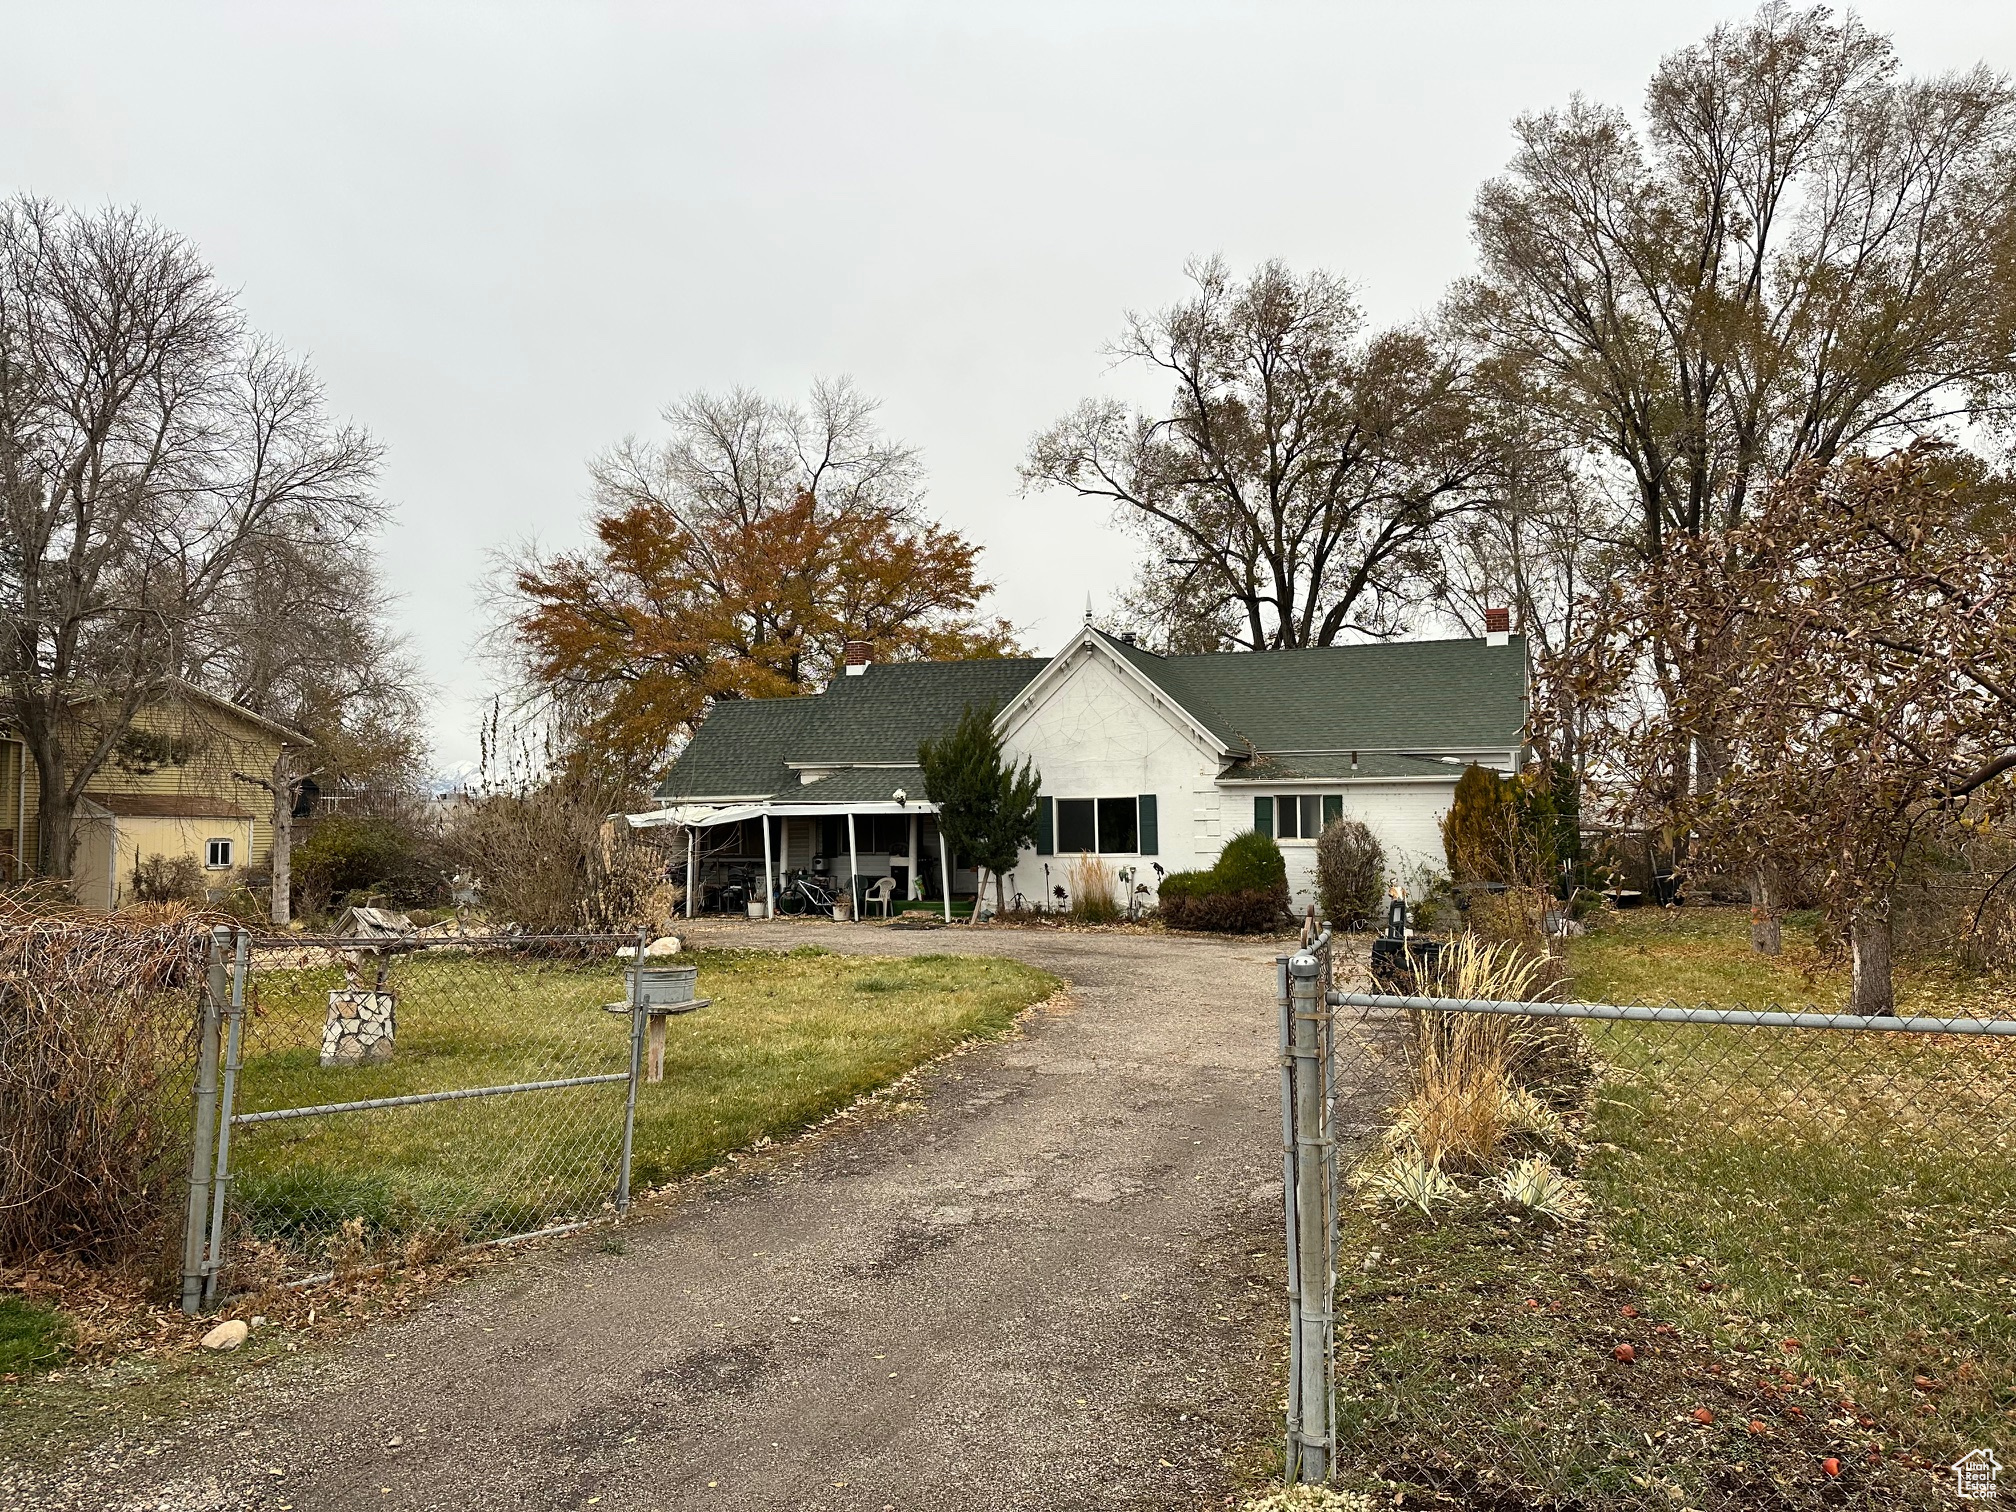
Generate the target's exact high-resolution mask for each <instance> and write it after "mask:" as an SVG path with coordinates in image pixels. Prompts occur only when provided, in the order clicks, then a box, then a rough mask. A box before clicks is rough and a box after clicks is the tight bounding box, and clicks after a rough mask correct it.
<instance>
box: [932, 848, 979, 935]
mask: <svg viewBox="0 0 2016 1512" xmlns="http://www.w3.org/2000/svg"><path fill="white" fill-rule="evenodd" d="M938 875H939V876H940V877H942V878H943V879H944V881H943V883H942V884H941V885H940V887H939V889H938V890H939V891H940V892H942V893H944V894H945V922H946V923H947V924H950V923H951V922H952V856H951V853H950V852H948V851H947V850H946V849H945V826H944V825H942V824H941V825H939V826H938ZM973 907H974V908H975V909H976V910H977V909H978V908H979V907H980V904H979V903H978V901H975V903H974V904H973Z"/></svg>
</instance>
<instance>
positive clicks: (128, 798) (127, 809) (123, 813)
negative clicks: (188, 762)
mask: <svg viewBox="0 0 2016 1512" xmlns="http://www.w3.org/2000/svg"><path fill="white" fill-rule="evenodd" d="M93 804H95V805H96V806H97V807H98V808H100V809H103V810H104V811H105V812H106V813H108V814H116V815H118V816H119V817H120V818H122V819H250V818H251V817H252V811H251V810H250V809H247V808H244V807H241V806H240V805H238V804H235V803H232V802H230V801H228V800H226V799H223V798H216V797H211V796H209V795H207V794H203V793H101V792H98V791H97V790H96V789H87V790H86V791H85V793H84V805H85V806H86V807H88V806H90V805H93Z"/></svg>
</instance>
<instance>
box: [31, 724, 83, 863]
mask: <svg viewBox="0 0 2016 1512" xmlns="http://www.w3.org/2000/svg"><path fill="white" fill-rule="evenodd" d="M34 754H35V775H36V778H37V780H38V781H39V782H40V784H41V796H40V799H39V803H38V807H39V808H40V810H41V812H40V814H39V815H38V817H37V819H36V821H35V869H36V871H38V872H40V873H41V874H42V875H43V876H45V877H59V878H61V879H63V880H64V881H68V880H69V877H70V867H71V863H72V862H73V861H74V860H75V859H76V855H77V832H76V827H75V820H76V817H77V804H76V801H75V800H74V799H72V798H71V797H70V784H69V780H68V774H67V773H66V772H65V771H64V770H63V765H62V762H61V761H60V759H59V760H56V761H50V760H46V759H45V753H44V752H42V751H41V750H36V751H35V753H34Z"/></svg>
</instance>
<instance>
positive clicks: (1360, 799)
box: [1213, 777, 1456, 913]
mask: <svg viewBox="0 0 2016 1512" xmlns="http://www.w3.org/2000/svg"><path fill="white" fill-rule="evenodd" d="M1221 791H1222V792H1223V810H1222V816H1221V819H1220V827H1221V828H1222V830H1223V832H1224V834H1225V835H1226V836H1227V837H1229V836H1232V835H1235V834H1237V833H1238V832H1239V831H1241V830H1249V829H1251V828H1253V797H1254V795H1255V794H1256V793H1260V794H1266V795H1268V796H1270V797H1273V798H1276V799H1279V798H1281V797H1282V796H1284V795H1286V794H1291V793H1294V794H1300V793H1318V794H1321V793H1341V794H1342V795H1343V799H1344V817H1345V818H1347V819H1362V820H1363V821H1364V822H1365V826H1366V828H1368V829H1370V830H1371V831H1372V833H1373V834H1374V835H1375V836H1376V837H1378V840H1379V844H1380V846H1381V847H1382V848H1383V849H1384V850H1385V852H1386V867H1387V872H1388V874H1389V875H1390V876H1394V877H1407V876H1411V875H1413V874H1414V873H1415V871H1416V870H1417V869H1423V868H1425V869H1426V870H1429V871H1434V872H1441V871H1444V870H1446V869H1447V868H1446V867H1445V865H1444V862H1443V859H1442V816H1443V815H1444V814H1446V813H1448V812H1449V800H1450V797H1451V795H1452V794H1454V793H1455V791H1456V779H1455V778H1454V777H1451V778H1450V779H1449V780H1448V781H1447V782H1377V781H1370V780H1360V781H1357V782H1333V783H1303V784H1286V783H1284V784H1281V785H1279V786H1272V787H1269V786H1240V787H1227V788H1225V789H1222V790H1221ZM1219 843H1220V844H1221V845H1222V844H1223V843H1224V842H1223V841H1222V840H1221V841H1220V842H1219ZM1280 844H1281V859H1282V860H1283V861H1285V862H1286V863H1287V864H1288V892H1289V896H1290V898H1291V900H1292V901H1293V903H1294V906H1295V911H1296V912H1297V913H1300V912H1302V910H1304V909H1305V908H1307V907H1308V906H1309V905H1310V904H1312V903H1314V902H1315V901H1316V842H1315V841H1314V840H1283V841H1281V842H1280ZM1213 855H1214V856H1215V855H1216V852H1215V851H1214V852H1213Z"/></svg>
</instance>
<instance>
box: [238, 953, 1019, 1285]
mask: <svg viewBox="0 0 2016 1512" xmlns="http://www.w3.org/2000/svg"><path fill="white" fill-rule="evenodd" d="M681 959H682V960H684V961H687V962H690V963H691V964H694V965H696V966H698V967H699V969H700V976H699V983H698V992H699V995H700V996H702V997H705V998H709V999H711V1000H712V1002H711V1005H710V1006H709V1007H707V1008H705V1009H702V1010H701V1011H699V1012H697V1013H693V1014H690V1015H683V1016H680V1017H677V1018H674V1019H673V1020H672V1021H671V1023H670V1026H669V1032H668V1036H667V1043H666V1052H665V1076H664V1080H663V1081H662V1082H660V1083H658V1084H656V1085H645V1086H643V1087H641V1088H640V1089H639V1096H638V1104H637V1122H636V1134H635V1145H634V1159H633V1165H632V1180H633V1183H634V1184H635V1185H636V1186H639V1187H642V1186H645V1185H651V1184H656V1183H661V1182H665V1181H669V1180H671V1179H673V1178H674V1177H677V1176H680V1175H682V1174H685V1173H687V1172H691V1171H694V1170H704V1169H706V1168H707V1167H709V1166H710V1165H712V1164H713V1163H714V1162H716V1161H717V1160H719V1159H720V1158H721V1157H722V1156H723V1155H724V1154H726V1153H727V1152H729V1151H731V1150H735V1149H739V1148H741V1147H743V1146H746V1145H749V1144H752V1143H755V1142H756V1141H757V1140H759V1139H763V1138H766V1137H767V1138H772V1139H775V1138H780V1137H782V1136H785V1135H788V1134H790V1133H792V1132H794V1131H796V1130H799V1129H803V1128H805V1127H806V1126H808V1125H810V1124H812V1123H815V1122H817V1121H818V1120H819V1119H821V1118H823V1117H825V1116H826V1115H827V1114H830V1113H832V1112H834V1111H835V1110H837V1109H839V1108H841V1107H844V1106H845V1105H846V1104H848V1103H849V1102H851V1101H852V1100H854V1099H855V1098H857V1097H859V1096H860V1095H861V1094H863V1093H865V1092H868V1091H871V1090H873V1089H875V1088H876V1087H879V1086H882V1085H885V1084H886V1083H888V1082H889V1081H891V1080H893V1079H895V1078H896V1077H898V1076H900V1075H902V1074H903V1073H904V1072H905V1071H907V1070H909V1069H910V1068H911V1067H913V1066H915V1065H917V1064H918V1063H920V1062H921V1061H924V1060H928V1059H930V1058H931V1057H933V1056H935V1055H938V1054H940V1053H941V1052H943V1051H945V1050H947V1049H949V1048H951V1047H952V1046H954V1045H956V1044H958V1043H959V1042H960V1041H962V1040H964V1039H968V1038H970V1037H973V1036H976V1035H989V1034H996V1033H999V1032H1000V1031H1002V1030H1003V1029H1005V1028H1006V1027H1007V1026H1008V1025H1009V1024H1010V1023H1011V1022H1012V1021H1013V1019H1014V1018H1015V1016H1016V1015H1017V1014H1018V1013H1019V1012H1021V1011H1022V1009H1024V1008H1026V1007H1027V1006H1029V1005H1030V1004H1031V1003H1033V1002H1036V1001H1038V1000H1040V999H1042V998H1044V997H1046V996H1048V995H1049V994H1050V993H1051V992H1052V991H1054V990H1055V989H1056V987H1057V986H1058V982H1057V979H1056V978H1054V977H1052V976H1050V975H1048V974H1047V973H1044V972H1041V971H1037V970H1035V969H1033V968H1031V967H1027V966H1023V965H1021V964H1019V963H1017V962H1012V961H1004V960H997V959H988V958H979V957H965V956H943V955H925V956H913V957H904V958H894V959H882V958H869V957H858V956H843V955H836V954H833V953H831V952H829V951H825V950H821V949H819V948H817V947H811V948H803V949H800V950H795V951H792V952H790V953H788V954H780V953H775V952H762V951H750V950H732V951H700V952H694V953H692V954H690V955H688V956H685V957H682V958H681ZM256 981H257V993H256V1001H255V1003H254V1005H253V1016H252V1029H251V1034H250V1039H249V1043H248V1050H247V1056H246V1062H245V1067H244V1070H243V1073H242V1075H241V1078H240V1090H239V1096H238V1107H239V1109H240V1110H241V1111H247V1112H249V1111H259V1110H264V1109H271V1108H285V1107H293V1106H300V1105H304V1104H323V1103H333V1102H349V1101H357V1100H362V1099H373V1098H386V1097H397V1096H403V1095H407V1094H411V1093H418V1092H432V1091H438V1090H444V1089H451V1088H465V1087H480V1086H492V1085H503V1084H507V1083H516V1082H525V1081H554V1080H563V1079H567V1078H572V1077H579V1076H592V1075H602V1074H608V1073H612V1072H620V1071H622V1070H624V1068H625V1067H626V1066H627V1065H628V1063H629V1033H630V1031H629V1019H628V1016H627V1014H626V1013H609V1012H605V1011H604V1008H603V1005H604V1004H606V1003H610V1002H615V1001H618V1000H620V999H621V998H622V996H623V983H622V976H621V972H620V968H619V967H618V965H617V964H616V963H615V962H613V961H611V960H598V961H593V962H589V963H581V962H566V961H539V960H532V959H523V958H509V957H503V956H499V955H495V954H489V955H470V954H462V953H450V952H430V953H428V954H425V955H419V956H414V957H408V958H402V959H400V960H399V961H398V962H397V963H396V964H395V966H394V968H393V976H392V985H393V987H394V988H395V989H396V991H397V994H398V1000H399V1006H398V1034H397V1040H396V1045H397V1048H396V1052H395V1054H394V1057H393V1059H392V1060H391V1061H390V1062H389V1063H387V1064H384V1065H375V1066H352V1067H343V1068H324V1067H323V1066H321V1065H320V1063H319V1052H320V1043H321V1028H322V1023H323V1019H324V1016H325V1013H326V1008H327V1002H328V994H329V992H330V991H331V990H332V989H335V988H340V987H341V986H342V985H343V982H342V977H341V973H340V972H339V971H338V970H337V969H335V968H334V967H330V966H324V965H321V964H319V963H318V964H316V965H314V966H302V967H297V968H292V969H287V968H284V967H283V968H275V967H273V966H270V965H269V966H268V967H267V968H266V969H264V970H261V971H260V972H258V973H257V976H256ZM623 1095H624V1089H623V1087H622V1085H621V1084H620V1083H612V1084H602V1085H595V1086H585V1087H578V1088H567V1089H561V1090H547V1091H539V1092H529V1093H519V1094H513V1095H510V1096H504V1097H490V1098H480V1099H469V1100H464V1101H456V1102H447V1103H432V1104H426V1105H421V1106H411V1107H403V1108H393V1109H383V1110H375V1111H364V1112H346V1113H338V1114H330V1115H327V1116H322V1117H316V1118H304V1119H295V1120H286V1121H280V1122H274V1123H270V1124H254V1125H240V1126H239V1127H238V1130H237V1132H236V1134H235V1136H234V1144H233V1154H232V1164H233V1167H234V1170H235V1171H236V1172H237V1175H236V1178H235V1180H234V1192H233V1209H232V1210H233V1213H234V1222H235V1224H236V1232H237V1233H238V1234H239V1235H240V1236H241V1238H243V1239H245V1240H248V1241H250V1243H251V1244H252V1246H253V1248H254V1252H256V1251H257V1249H258V1247H259V1246H266V1247H269V1249H270V1248H271V1247H277V1249H278V1251H279V1252H280V1253H281V1255H282V1257H283V1258H287V1259H289V1263H314V1262H315V1261H316V1260H317V1259H318V1257H319V1258H321V1259H324V1260H330V1259H333V1258H334V1256H335V1252H336V1250H337V1249H338V1248H342V1247H345V1246H347V1247H348V1248H349V1249H351V1250H355V1249H356V1248H357V1247H359V1246H360V1245H361V1246H362V1247H364V1248H366V1249H371V1250H374V1251H375V1250H379V1249H382V1248H383V1247H384V1246H385V1244H386V1243H387V1242H388V1241H392V1240H401V1241H402V1242H403V1241H410V1240H412V1239H413V1238H414V1237H415V1236H419V1237H420V1238H421V1239H423V1240H430V1241H438V1242H443V1243H446V1242H464V1241H471V1240H481V1239H485V1238H493V1237H498V1236H501V1235H505V1234H511V1233H517V1232H522V1231H525V1230H527V1229H529V1228H536V1227H540V1226H543V1225H546V1224H549V1223H555V1222H561V1221H565V1220H567V1219H570V1218H576V1217H585V1216H592V1215H593V1214H595V1213H597V1212H599V1211H601V1210H602V1209H603V1207H604V1205H605V1204H606V1203H607V1202H608V1201H609V1199H610V1198H611V1197H612V1196H613V1194H614V1191H615V1185H616V1176H617V1164H618V1155H619V1140H620V1134H621V1129H622V1107H623ZM346 1224H348V1225H349V1226H350V1227H349V1229H348V1231H347V1232H346V1231H345V1228H344V1225H346ZM290 1257H291V1258H290Z"/></svg>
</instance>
